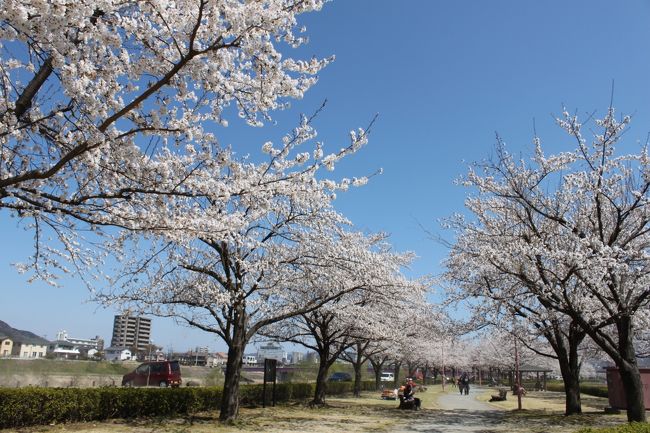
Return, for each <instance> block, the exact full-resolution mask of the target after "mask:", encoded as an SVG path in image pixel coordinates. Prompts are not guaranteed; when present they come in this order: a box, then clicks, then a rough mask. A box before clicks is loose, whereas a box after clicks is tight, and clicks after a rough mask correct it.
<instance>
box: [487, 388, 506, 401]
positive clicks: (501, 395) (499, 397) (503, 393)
mask: <svg viewBox="0 0 650 433" xmlns="http://www.w3.org/2000/svg"><path fill="white" fill-rule="evenodd" d="M507 395H508V390H507V389H505V388H501V389H499V395H492V396H491V398H490V401H506V396H507Z"/></svg>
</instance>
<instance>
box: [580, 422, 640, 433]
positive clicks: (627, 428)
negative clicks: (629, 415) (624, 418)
mask: <svg viewBox="0 0 650 433" xmlns="http://www.w3.org/2000/svg"><path fill="white" fill-rule="evenodd" d="M576 433H650V424H648V423H639V422H633V423H631V424H623V425H619V426H616V427H603V428H595V427H589V428H583V429H580V430H578V431H577V432H576Z"/></svg>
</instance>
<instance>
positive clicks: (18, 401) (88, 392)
mask: <svg viewBox="0 0 650 433" xmlns="http://www.w3.org/2000/svg"><path fill="white" fill-rule="evenodd" d="M272 388H273V386H272V385H267V401H268V402H270V401H271V398H272V395H271V391H272ZM352 389H353V384H352V383H351V382H332V383H328V384H327V393H328V394H329V395H341V394H346V393H350V392H352ZM362 389H363V390H374V382H362ZM314 391H315V384H313V383H281V384H277V385H276V401H278V402H286V401H289V400H304V399H308V398H311V397H312V396H313V395H314ZM221 392H222V388H220V387H219V388H218V387H206V388H188V387H186V388H166V389H161V388H82V389H79V388H17V389H13V388H0V428H9V427H24V426H30V425H42V424H52V423H63V422H78V421H92V420H105V419H109V418H138V417H149V416H170V415H172V416H175V415H186V414H191V413H195V412H200V411H206V410H216V409H218V408H219V406H220V404H221ZM240 401H241V404H242V405H260V404H262V401H263V386H262V385H243V386H241V387H240Z"/></svg>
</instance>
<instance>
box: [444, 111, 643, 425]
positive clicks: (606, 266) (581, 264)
mask: <svg viewBox="0 0 650 433" xmlns="http://www.w3.org/2000/svg"><path fill="white" fill-rule="evenodd" d="M557 122H558V124H559V125H560V126H561V127H562V128H563V129H565V130H566V131H567V132H568V133H569V135H570V136H571V137H573V139H575V141H576V148H575V149H574V150H573V151H571V152H565V153H560V154H557V155H554V156H546V155H545V154H544V152H543V150H542V145H541V141H540V140H539V139H537V138H536V139H535V143H534V144H535V154H534V156H533V157H532V160H531V162H529V163H527V162H524V161H517V160H516V159H515V158H514V157H513V156H512V155H510V154H509V153H507V152H506V150H505V145H504V144H503V143H502V142H500V143H499V145H498V147H497V159H496V160H495V161H487V162H485V163H484V164H477V165H476V167H474V168H472V169H471V170H470V172H469V174H468V176H467V177H466V178H465V180H464V183H465V185H467V186H470V187H473V188H475V190H476V195H475V196H472V197H470V198H468V199H467V201H466V206H467V208H468V210H469V211H470V213H471V214H472V215H473V217H474V218H475V220H474V221H471V222H470V221H464V220H463V219H462V218H460V217H459V218H457V219H456V221H455V222H454V223H453V225H454V226H455V227H456V228H457V229H458V236H459V239H460V242H462V243H463V244H465V245H467V242H465V240H464V238H465V237H466V240H467V241H470V239H471V242H473V243H474V244H475V246H474V251H475V252H477V253H478V254H475V255H474V259H473V260H472V261H471V262H466V263H465V266H468V267H472V268H474V270H475V272H476V275H494V274H503V275H507V276H508V277H510V278H513V279H516V280H517V281H518V283H519V284H516V285H512V286H511V288H513V289H515V288H516V289H517V290H524V291H526V292H527V293H529V294H530V295H531V296H533V297H535V298H536V302H539V303H540V304H542V305H543V306H544V307H545V308H546V309H548V310H554V311H556V312H558V313H561V314H564V315H566V316H567V317H568V318H569V319H570V320H571V321H573V322H575V323H576V324H578V325H579V326H580V328H582V329H583V330H584V332H586V333H587V335H589V337H590V338H591V339H592V340H593V341H594V342H595V343H596V344H598V346H600V347H601V348H602V350H603V351H604V352H606V353H607V354H608V355H609V356H610V357H611V358H612V360H613V361H614V362H615V364H616V366H617V367H618V369H619V371H620V374H621V378H622V382H623V386H624V389H625V395H626V399H627V414H628V420H630V421H643V420H645V408H644V404H643V388H642V384H641V378H640V375H639V370H638V365H637V360H636V352H635V347H634V335H635V329H647V327H648V301H649V299H650V291H649V290H648V282H649V277H650V275H649V270H650V260H649V258H648V251H647V245H648V242H649V241H650V230H649V227H650V225H649V219H648V217H649V215H650V206H649V203H648V190H649V188H650V165H649V159H648V154H647V150H646V149H645V148H643V149H642V150H641V152H640V153H638V154H630V155H624V156H616V155H615V152H614V147H615V145H616V144H617V143H618V142H619V141H620V138H621V136H622V134H623V133H624V131H625V129H626V127H627V125H628V124H629V122H630V117H628V116H625V117H622V119H621V120H617V119H616V116H615V113H614V109H613V108H610V109H608V111H607V113H606V114H605V116H604V117H603V118H602V119H597V120H595V122H594V123H595V128H596V131H595V132H594V136H593V139H592V140H591V142H588V140H587V139H586V138H585V137H584V136H583V133H582V130H583V125H582V124H581V123H580V121H579V120H578V117H577V116H575V115H571V114H569V113H568V112H566V111H565V112H564V114H563V116H562V117H561V118H559V119H558V120H557ZM513 296H518V294H513ZM612 330H614V331H613V332H612Z"/></svg>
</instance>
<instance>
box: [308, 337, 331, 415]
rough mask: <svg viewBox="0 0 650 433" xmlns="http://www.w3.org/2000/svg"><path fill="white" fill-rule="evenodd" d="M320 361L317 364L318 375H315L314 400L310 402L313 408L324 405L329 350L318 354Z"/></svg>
mask: <svg viewBox="0 0 650 433" xmlns="http://www.w3.org/2000/svg"><path fill="white" fill-rule="evenodd" d="M318 355H319V356H320V360H319V362H318V374H317V375H316V390H315V391H314V399H313V400H312V401H311V403H310V404H311V405H313V406H322V405H324V404H325V392H326V391H327V372H328V371H329V368H330V362H329V360H328V358H329V349H325V350H323V351H322V352H321V353H319V354H318Z"/></svg>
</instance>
